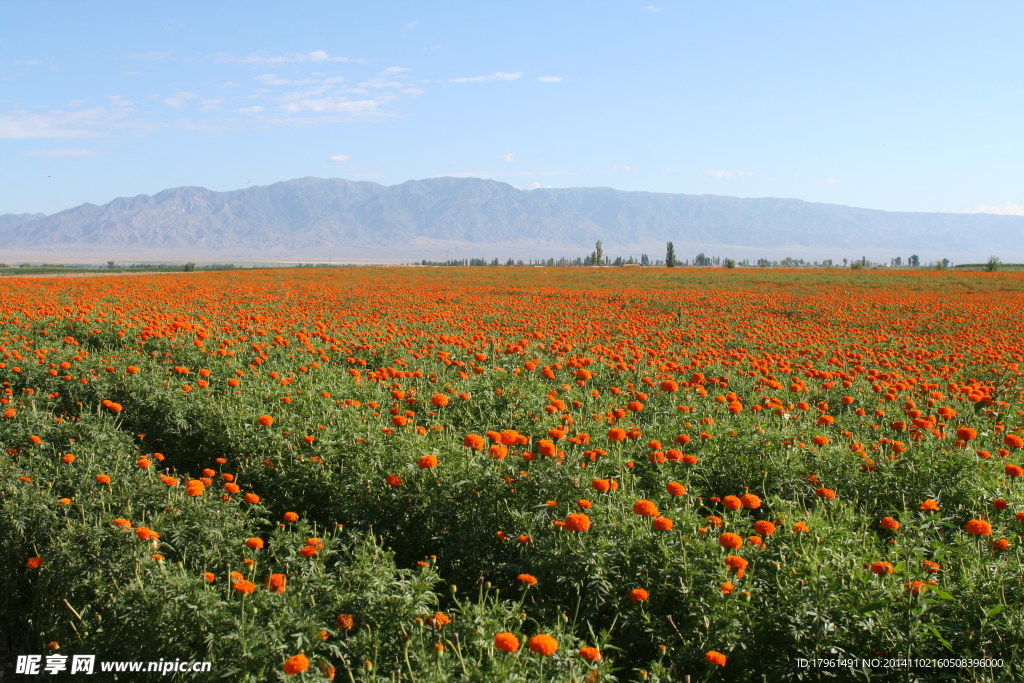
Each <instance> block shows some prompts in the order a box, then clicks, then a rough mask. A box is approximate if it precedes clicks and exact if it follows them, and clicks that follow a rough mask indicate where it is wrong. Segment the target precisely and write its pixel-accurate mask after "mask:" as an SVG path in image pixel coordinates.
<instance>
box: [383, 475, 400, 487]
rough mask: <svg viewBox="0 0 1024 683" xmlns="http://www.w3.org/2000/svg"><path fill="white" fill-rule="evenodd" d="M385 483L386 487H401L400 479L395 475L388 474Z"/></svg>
mask: <svg viewBox="0 0 1024 683" xmlns="http://www.w3.org/2000/svg"><path fill="white" fill-rule="evenodd" d="M385 481H387V483H388V486H401V485H402V478H401V477H400V476H398V475H397V474H389V475H388V478H387V479H386V480H385Z"/></svg>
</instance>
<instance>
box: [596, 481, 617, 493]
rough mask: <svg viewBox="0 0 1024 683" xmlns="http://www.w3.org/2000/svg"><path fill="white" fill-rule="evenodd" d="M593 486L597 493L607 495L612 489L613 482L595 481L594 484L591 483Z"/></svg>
mask: <svg viewBox="0 0 1024 683" xmlns="http://www.w3.org/2000/svg"><path fill="white" fill-rule="evenodd" d="M591 486H593V487H594V490H595V491H599V492H601V493H605V492H606V491H607V490H608V489H610V488H611V487H612V482H611V480H610V479H595V480H594V481H593V483H591Z"/></svg>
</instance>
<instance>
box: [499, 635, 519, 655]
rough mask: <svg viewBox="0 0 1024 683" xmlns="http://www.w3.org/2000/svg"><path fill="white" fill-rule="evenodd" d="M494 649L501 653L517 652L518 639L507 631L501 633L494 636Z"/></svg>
mask: <svg viewBox="0 0 1024 683" xmlns="http://www.w3.org/2000/svg"><path fill="white" fill-rule="evenodd" d="M494 647H496V648H498V649H499V650H501V651H502V652H518V651H519V639H518V638H516V637H515V635H513V634H511V633H509V632H508V631H502V632H501V633H498V634H496V635H495V636H494Z"/></svg>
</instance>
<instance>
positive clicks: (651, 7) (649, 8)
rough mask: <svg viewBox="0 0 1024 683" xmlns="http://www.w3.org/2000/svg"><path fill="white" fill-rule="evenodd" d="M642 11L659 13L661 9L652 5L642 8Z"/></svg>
mask: <svg viewBox="0 0 1024 683" xmlns="http://www.w3.org/2000/svg"><path fill="white" fill-rule="evenodd" d="M644 11H645V12H660V11H661V8H660V7H655V6H654V5H645V6H644Z"/></svg>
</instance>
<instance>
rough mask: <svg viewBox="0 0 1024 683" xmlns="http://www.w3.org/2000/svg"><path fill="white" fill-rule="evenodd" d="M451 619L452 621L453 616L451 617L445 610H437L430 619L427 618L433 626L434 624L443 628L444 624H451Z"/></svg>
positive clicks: (435, 626)
mask: <svg viewBox="0 0 1024 683" xmlns="http://www.w3.org/2000/svg"><path fill="white" fill-rule="evenodd" d="M451 621H452V618H451V617H449V616H448V615H447V614H445V613H444V612H437V613H436V614H434V615H433V616H431V617H430V618H429V619H427V623H428V624H430V625H431V626H433V627H434V628H441V627H442V626H444V625H446V624H450V623H451Z"/></svg>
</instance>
